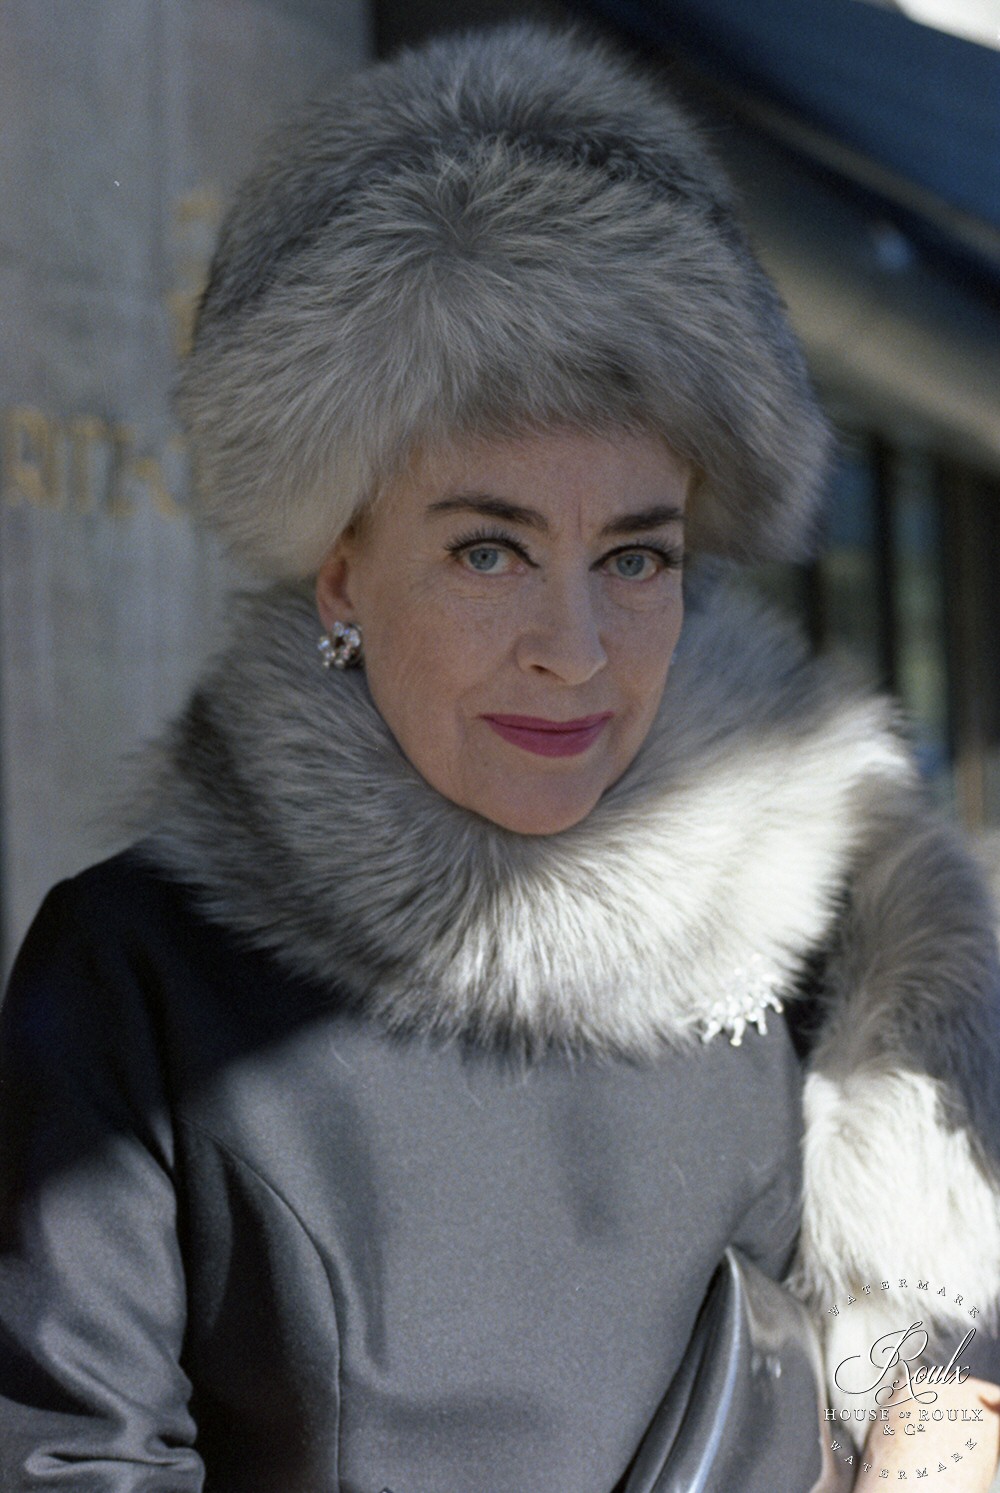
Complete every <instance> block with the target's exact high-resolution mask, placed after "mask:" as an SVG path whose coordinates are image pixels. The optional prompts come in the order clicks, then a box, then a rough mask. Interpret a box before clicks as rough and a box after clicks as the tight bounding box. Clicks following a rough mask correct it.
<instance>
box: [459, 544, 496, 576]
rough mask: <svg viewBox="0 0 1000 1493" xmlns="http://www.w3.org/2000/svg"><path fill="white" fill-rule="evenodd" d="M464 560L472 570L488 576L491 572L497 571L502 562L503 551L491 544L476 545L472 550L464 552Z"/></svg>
mask: <svg viewBox="0 0 1000 1493" xmlns="http://www.w3.org/2000/svg"><path fill="white" fill-rule="evenodd" d="M465 558H466V560H467V561H468V563H469V566H470V568H471V569H472V570H478V571H479V572H480V573H481V574H488V573H489V572H490V571H491V570H498V569H499V568H500V565H501V562H502V560H503V551H502V550H500V549H497V547H496V545H492V544H477V545H476V546H475V547H474V548H473V549H467V550H466V551H465Z"/></svg>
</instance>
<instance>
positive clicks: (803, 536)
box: [179, 25, 828, 577]
mask: <svg viewBox="0 0 1000 1493" xmlns="http://www.w3.org/2000/svg"><path fill="white" fill-rule="evenodd" d="M179 405H180V411H181V414H182V417H183V418H184V420H185V422H186V424H187V425H188V428H189V431H190V434H191V439H192V442H193V445H194V449H195V454H196V466H197V472H198V501H199V502H200V505H201V509H202V512H203V514H204V515H205V517H206V518H207V520H208V521H209V522H210V523H211V524H212V525H214V526H215V528H216V529H217V530H218V531H219V532H220V533H221V534H222V535H223V536H224V537H225V538H226V539H227V540H228V542H229V543H230V545H231V546H232V547H233V548H234V549H235V550H236V551H237V552H238V553H239V554H240V555H241V556H242V558H243V559H244V560H247V561H249V562H250V563H251V564H252V565H254V566H256V567H258V568H259V569H261V570H263V571H265V572H267V573H270V574H274V575H279V576H286V577H296V576H299V577H301V576H306V575H309V574H311V573H313V572H315V570H316V569H317V567H318V564H319V562H320V560H321V558H322V556H323V555H324V554H325V552H326V550H327V549H328V548H329V546H330V544H331V543H332V542H333V540H334V538H335V537H336V535H337V534H338V533H339V532H340V530H341V529H342V528H343V527H344V526H345V525H346V524H347V522H348V521H349V520H350V518H351V516H352V514H354V513H355V512H356V511H357V510H358V508H359V507H360V506H361V505H362V504H363V503H364V502H365V501H367V500H369V499H370V498H371V496H372V495H373V494H374V493H376V492H377V490H378V489H379V487H380V486H381V485H382V484H383V483H384V482H385V481H386V480H387V479H388V478H390V477H391V476H392V474H393V472H395V471H396V470H398V468H399V466H400V463H401V462H403V461H404V460H405V459H406V457H407V456H408V455H409V454H410V453H411V452H412V450H413V449H414V447H415V446H416V445H417V444H420V443H428V442H429V443H436V442H439V441H442V440H446V439H450V438H452V437H455V436H459V437H461V436H463V435H468V434H482V433H496V432H499V431H510V430H514V429H523V428H525V427H529V426H532V425H534V424H536V423H542V424H544V425H553V424H558V423H568V424H570V425H574V426H578V427H581V428H586V429H597V430H604V429H607V428H608V427H609V426H634V425H640V426H641V427H643V428H651V429H653V430H656V431H659V432H660V433H662V434H663V435H664V436H665V437H666V438H667V439H668V440H669V441H670V443H671V444H672V445H673V446H674V448H675V449H676V450H678V451H679V452H680V453H681V454H682V455H683V456H685V457H687V458H690V459H691V460H692V461H693V462H694V463H695V464H696V465H697V467H698V469H699V471H700V473H701V474H702V483H701V487H700V490H699V493H698V500H697V502H696V503H695V504H694V506H693V511H692V515H691V520H690V530H689V538H690V541H691V545H692V547H693V548H695V549H699V548H700V549H702V550H707V551H712V552H716V553H722V554H726V555H730V556H733V557H736V558H754V559H760V558H772V557H778V556H792V555H795V554H798V553H801V552H802V551H803V550H804V549H805V548H807V547H808V545H809V543H810V542H811V538H812V530H813V522H814V517H815V510H816V506H817V501H818V497H819V493H820V489H821V484H822V479H823V475H824V470H825V464H826V458H827V452H828V431H827V427H826V423H825V421H824V420H823V417H822V416H821V415H820V413H819V411H818V409H817V407H816V404H815V401H814V398H813V395H812V392H811V390H810V387H809V383H808V379H807V377H806V373H805V369H804V365H803V362H802V358H801V354H800V352H799V349H798V347H797V344H796V342H795V340H794V337H793V336H792V334H791V332H790V330H789V327H788V325H787V322H786V320H785V316H784V312H783V310H782V307H781V305H780V303H779V301H778V298H777V295H776V293H775V291H774V288H773V286H772V285H771V283H770V281H769V280H768V279H767V277H766V275H765V274H764V273H763V271H762V270H761V268H760V266H759V265H758V264H757V262H756V260H755V259H754V257H753V255H752V253H751V251H750V249H749V247H748V245H747V242H746V240H745V238H744V235H743V233H742V230H741V229H740V227H739V225H738V223H737V221H736V218H735V217H734V214H733V205H732V200H731V192H730V189H729V187H728V185H727V183H726V181H725V179H724V177H723V175H722V173H721V172H720V170H719V168H718V167H717V166H716V165H715V163H714V162H713V161H712V159H711V158H710V155H709V153H708V152H707V151H706V149H705V147H704V145H703V143H702V141H701V140H700V138H699V137H698V135H697V133H696V131H695V130H694V129H693V127H692V126H691V124H690V122H689V121H688V120H687V119H686V118H685V116H684V114H683V113H682V111H681V110H680V109H679V108H678V107H677V105H676V104H675V103H674V101H673V100H672V99H671V98H670V97H669V96H667V95H665V94H664V93H663V92H662V91H661V90H659V89H658V88H654V87H653V85H652V84H651V83H650V82H648V81H646V80H645V79H643V78H642V77H641V76H639V75H638V74H637V72H636V70H635V68H634V67H631V66H629V65H627V64H626V63H625V62H624V61H623V60H622V59H620V58H617V57H615V56H613V55H611V54H609V53H608V52H606V51H605V50H604V49H603V48H601V47H599V46H597V45H594V44H586V43H584V42H582V41H580V40H579V39H578V38H576V37H574V36H573V35H572V34H569V33H551V32H548V31H545V30H543V29H540V28H535V27H531V26H526V25H517V26H511V27H505V28H501V29H499V30H496V31H493V32H486V33H481V34H472V35H470V36H464V37H458V38H450V39H445V40H439V41H436V42H433V43H431V44H430V45H428V46H426V47H425V48H423V49H421V50H420V51H416V52H409V53H405V54H403V55H402V56H401V57H400V58H398V59H397V60H396V61H395V62H392V63H389V64H382V65H379V66H376V67H373V68H371V69H369V70H368V71H366V72H364V73H362V74H360V75H359V76H357V77H355V78H353V79H351V80H347V81H345V82H342V83H341V84H340V85H339V86H338V89H337V91H336V93H335V94H334V95H333V96H332V97H330V98H329V99H328V100H326V101H324V102H320V103H317V104H315V105H314V106H312V107H311V108H310V109H308V110H306V111H305V113H304V114H303V116H302V118H301V119H300V120H299V121H298V122H297V123H296V124H295V125H294V127H293V128H291V129H290V130H289V131H288V133H287V134H286V135H284V136H283V137H282V138H281V139H280V140H278V141H277V142H276V144H275V146H274V149H273V151H272V153H271V155H270V157H269V159H268V160H267V161H266V162H265V164H264V166H263V167H262V169H261V170H260V171H259V172H258V173H257V174H256V176H254V177H253V178H252V179H251V180H250V181H249V182H248V183H247V184H246V186H245V187H244V189H243V191H242V193H241V195H240V196H239V198H238V200H237V201H236V203H235V206H234V208H233V210H232V212H231V213H230V215H229V218H228V220H227V222H226V224H225V226H224V229H223V233H222V237H221V241H220V245H219V249H218V253H217V255H216V259H215V262H214V265H213V268H212V272H211V277H210V282H209V285H208V288H207V291H206V293H205V296H204V300H203V304H202V307H201V312H200V318H199V323H198V327H197V332H196V338H195V345H194V350H193V352H192V354H191V356H190V357H189V359H188V360H187V363H186V366H185V368H184V370H183V373H182V381H181V386H180V400H179Z"/></svg>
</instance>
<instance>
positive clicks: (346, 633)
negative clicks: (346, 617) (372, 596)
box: [316, 622, 364, 669]
mask: <svg viewBox="0 0 1000 1493" xmlns="http://www.w3.org/2000/svg"><path fill="white" fill-rule="evenodd" d="M316 647H317V648H318V649H319V651H320V653H321V655H322V658H323V667H324V669H355V668H357V667H358V665H359V664H360V663H362V662H363V660H364V652H363V648H362V643H361V629H360V627H358V625H357V623H356V622H335V623H334V624H333V626H332V627H331V628H330V631H329V632H325V633H324V634H323V636H322V637H321V638H320V640H319V642H318V643H317V644H316Z"/></svg>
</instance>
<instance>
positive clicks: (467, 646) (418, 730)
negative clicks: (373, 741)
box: [364, 592, 498, 786]
mask: <svg viewBox="0 0 1000 1493" xmlns="http://www.w3.org/2000/svg"><path fill="white" fill-rule="evenodd" d="M457 612H458V614H456V606H455V605H454V604H452V603H450V602H449V600H448V599H447V598H442V597H441V596H440V595H439V594H434V593H433V592H427V593H425V594H422V595H420V596H413V595H410V596H402V597H401V596H399V595H396V596H395V597H392V596H388V597H383V598H380V603H379V604H378V605H377V606H374V607H372V608H371V609H370V612H369V621H368V624H367V625H366V626H365V627H364V638H365V659H366V665H365V667H366V673H367V676H368V686H369V689H370V690H371V694H372V698H373V700H374V701H375V704H376V706H377V707H378V710H379V712H380V714H381V715H382V717H383V719H384V720H385V722H386V724H387V725H388V726H389V729H390V730H391V731H392V733H393V735H394V736H395V738H396V740H397V742H398V744H399V746H400V747H401V748H402V750H403V752H404V753H405V754H406V756H407V757H409V759H410V761H411V762H412V763H413V764H414V766H416V767H417V768H419V769H420V770H421V771H422V772H423V773H424V775H425V776H431V777H433V778H434V779H437V780H439V779H440V775H441V774H442V773H446V774H447V773H449V772H453V771H454V770H455V764H456V761H457V759H459V758H460V757H461V754H462V750H463V723H464V720H465V714H464V712H465V709H466V707H467V706H468V702H469V701H470V700H471V699H473V698H474V696H475V691H476V689H477V686H478V685H479V684H480V683H481V681H483V680H484V679H489V678H490V677H492V675H493V674H494V673H495V672H496V667H497V636H498V631H497V629H496V628H495V627H491V626H489V625H488V619H486V618H485V617H484V618H479V617H476V616H475V615H473V616H470V615H468V609H467V608H461V607H459V608H457ZM469 708H471V707H469ZM436 786H440V781H438V782H437V783H436Z"/></svg>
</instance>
